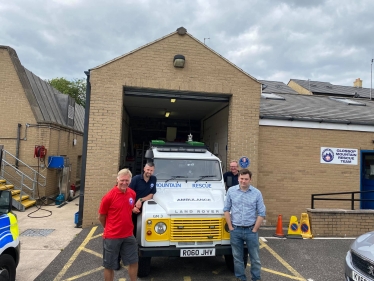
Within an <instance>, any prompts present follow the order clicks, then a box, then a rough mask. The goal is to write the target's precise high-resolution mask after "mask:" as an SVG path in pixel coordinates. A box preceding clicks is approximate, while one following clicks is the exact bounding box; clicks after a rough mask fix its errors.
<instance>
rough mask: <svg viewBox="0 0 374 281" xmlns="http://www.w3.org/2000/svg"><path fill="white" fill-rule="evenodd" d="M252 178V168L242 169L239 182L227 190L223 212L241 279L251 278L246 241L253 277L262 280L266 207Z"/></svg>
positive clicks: (235, 263)
mask: <svg viewBox="0 0 374 281" xmlns="http://www.w3.org/2000/svg"><path fill="white" fill-rule="evenodd" d="M251 180H252V173H251V172H250V171H249V170H248V169H242V170H240V171H239V185H236V186H233V187H231V188H230V189H229V190H228V191H227V197H226V201H225V206H224V208H223V211H224V214H225V219H226V222H227V225H228V227H229V231H230V243H231V249H232V255H233V257H234V272H235V276H236V278H237V280H247V278H246V276H245V267H244V263H243V249H244V241H245V242H246V244H247V247H248V252H249V258H250V260H251V275H252V280H253V281H259V280H261V262H260V255H259V250H260V247H259V241H258V232H257V231H258V229H259V228H260V226H261V223H262V221H263V220H264V218H265V214H266V207H265V205H264V200H263V198H262V194H261V192H260V191H259V190H258V189H257V188H255V187H254V186H252V185H250V183H251ZM230 212H231V213H230Z"/></svg>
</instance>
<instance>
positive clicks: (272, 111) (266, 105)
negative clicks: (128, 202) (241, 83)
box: [260, 94, 374, 125]
mask: <svg viewBox="0 0 374 281" xmlns="http://www.w3.org/2000/svg"><path fill="white" fill-rule="evenodd" d="M277 95H278V96H279V97H282V98H284V100H278V99H277V100H274V99H265V98H261V101H260V118H261V119H279V120H302V121H314V122H328V123H344V124H361V125H374V102H373V101H370V100H367V99H353V98H349V100H352V101H356V102H360V103H362V104H364V106H358V105H349V104H346V103H343V102H340V101H337V100H335V99H332V98H331V97H328V96H311V95H300V94H277Z"/></svg>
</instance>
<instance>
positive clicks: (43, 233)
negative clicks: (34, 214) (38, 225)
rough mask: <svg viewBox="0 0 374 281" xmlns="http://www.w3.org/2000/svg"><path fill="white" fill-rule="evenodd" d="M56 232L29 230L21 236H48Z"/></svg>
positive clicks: (50, 230) (51, 230)
mask: <svg viewBox="0 0 374 281" xmlns="http://www.w3.org/2000/svg"><path fill="white" fill-rule="evenodd" d="M53 231H54V229H27V230H25V231H24V232H22V233H21V236H34V237H35V236H36V237H38V236H40V237H43V236H48V235H49V234H51V233H52V232H53Z"/></svg>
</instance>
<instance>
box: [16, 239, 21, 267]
mask: <svg viewBox="0 0 374 281" xmlns="http://www.w3.org/2000/svg"><path fill="white" fill-rule="evenodd" d="M20 253H21V242H19V243H18V246H17V247H16V260H15V262H16V267H17V266H18V264H19V259H20V256H21V255H20Z"/></svg>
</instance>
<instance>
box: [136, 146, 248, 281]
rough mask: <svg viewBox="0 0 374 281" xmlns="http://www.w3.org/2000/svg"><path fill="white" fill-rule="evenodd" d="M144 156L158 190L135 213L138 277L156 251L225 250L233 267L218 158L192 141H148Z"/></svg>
mask: <svg viewBox="0 0 374 281" xmlns="http://www.w3.org/2000/svg"><path fill="white" fill-rule="evenodd" d="M145 157H146V158H147V161H152V162H154V164H155V176H156V177H157V193H156V194H155V195H154V197H153V200H149V201H146V202H145V203H144V205H143V211H142V214H141V215H139V216H138V223H137V234H136V237H137V240H138V244H139V270H138V276H139V277H145V276H147V275H148V274H149V273H150V269H151V258H152V257H157V256H158V257H160V256H163V257H206V256H223V255H224V256H225V260H226V264H227V266H228V267H229V269H231V270H233V258H232V254H231V246H230V234H229V232H228V227H227V224H226V221H225V218H224V214H223V207H224V199H225V185H224V182H223V177H222V168H221V161H220V159H219V158H218V157H216V156H215V155H214V154H212V153H211V152H209V151H208V150H207V148H206V146H205V145H204V143H201V142H194V141H188V142H186V143H165V142H164V141H152V142H151V147H150V149H149V150H147V152H146V154H145ZM244 264H245V265H246V264H247V255H246V257H245V261H244Z"/></svg>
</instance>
